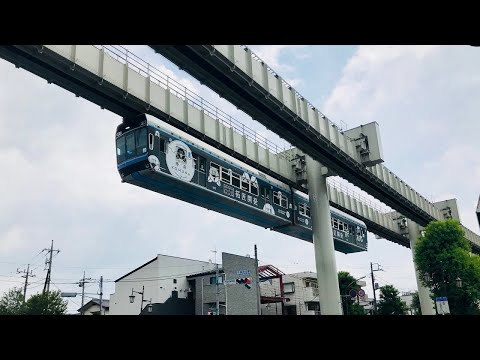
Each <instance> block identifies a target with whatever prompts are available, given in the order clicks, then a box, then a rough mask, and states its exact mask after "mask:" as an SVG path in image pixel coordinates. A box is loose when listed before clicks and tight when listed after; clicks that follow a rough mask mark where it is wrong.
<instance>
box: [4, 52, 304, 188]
mask: <svg viewBox="0 0 480 360" xmlns="http://www.w3.org/2000/svg"><path fill="white" fill-rule="evenodd" d="M73 56H75V55H73ZM0 57H2V58H3V59H5V60H7V61H9V62H11V63H13V64H14V65H15V66H16V67H20V68H23V69H25V70H27V71H30V72H32V73H33V74H35V75H37V76H39V77H41V78H44V79H45V80H47V81H48V82H49V83H53V84H56V85H58V86H60V87H62V88H64V89H66V90H68V91H70V92H72V93H74V94H75V95H77V96H81V97H83V98H85V99H87V100H89V101H90V102H92V103H94V104H97V105H99V106H100V107H102V108H104V109H107V110H110V111H112V112H113V113H115V114H117V115H120V116H121V117H124V118H126V117H132V116H135V115H139V114H142V113H147V114H150V115H153V116H155V117H157V118H159V119H165V120H166V121H167V122H168V123H170V124H171V125H173V126H175V127H177V128H179V129H181V130H183V131H186V132H188V133H189V134H191V135H193V136H195V137H197V138H199V139H202V140H203V141H204V142H205V143H207V144H209V145H212V146H215V147H217V148H218V149H220V150H222V151H224V152H226V153H228V154H229V155H231V156H233V157H235V158H236V159H238V160H241V161H243V162H245V163H247V164H248V165H250V166H254V167H256V168H257V169H259V170H260V171H262V172H264V173H265V174H268V175H270V176H272V177H274V178H276V179H277V180H279V181H282V182H284V183H286V184H288V185H290V186H296V183H295V182H293V181H292V180H291V179H288V178H285V177H284V176H281V175H279V174H277V173H276V172H274V171H272V170H271V169H269V168H267V167H265V166H262V165H260V164H258V163H256V162H254V161H253V160H250V159H249V158H247V157H245V155H244V154H240V153H237V152H234V151H232V149H230V148H228V147H226V146H224V145H223V144H219V143H218V142H216V141H214V140H213V139H211V138H209V137H207V136H205V134H204V133H202V132H199V131H197V130H196V129H194V128H192V127H189V126H187V125H186V124H185V123H184V122H182V121H180V120H178V119H176V118H175V117H173V116H171V115H170V114H167V113H165V112H164V111H162V110H161V109H159V108H158V107H155V106H151V105H150V104H148V103H147V102H145V101H143V100H142V99H139V98H138V97H135V96H132V95H130V94H128V93H127V92H126V91H125V90H124V89H121V88H119V87H118V86H116V85H113V84H111V83H110V82H108V81H106V80H104V79H102V78H101V77H100V76H98V75H97V74H95V73H93V72H91V71H89V70H87V69H84V68H82V67H81V66H78V65H76V64H75V62H74V61H71V60H70V59H67V58H65V57H64V56H62V55H60V54H58V53H57V52H55V51H52V50H50V49H49V48H47V47H43V46H41V45H1V46H0Z"/></svg>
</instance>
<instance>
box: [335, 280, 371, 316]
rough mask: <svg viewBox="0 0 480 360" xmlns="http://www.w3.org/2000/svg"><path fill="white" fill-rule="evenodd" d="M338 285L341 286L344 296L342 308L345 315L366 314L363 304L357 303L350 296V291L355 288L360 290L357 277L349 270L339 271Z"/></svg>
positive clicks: (341, 293) (342, 295) (341, 292)
mask: <svg viewBox="0 0 480 360" xmlns="http://www.w3.org/2000/svg"><path fill="white" fill-rule="evenodd" d="M338 285H339V288H340V295H341V297H342V308H343V313H344V314H345V315H365V309H364V308H363V306H361V305H358V304H357V303H355V300H352V299H351V297H350V296H349V292H350V291H351V290H352V289H353V290H357V291H358V290H359V289H360V287H359V286H358V285H357V281H356V280H355V278H354V277H353V276H352V275H350V273H349V272H347V271H339V272H338Z"/></svg>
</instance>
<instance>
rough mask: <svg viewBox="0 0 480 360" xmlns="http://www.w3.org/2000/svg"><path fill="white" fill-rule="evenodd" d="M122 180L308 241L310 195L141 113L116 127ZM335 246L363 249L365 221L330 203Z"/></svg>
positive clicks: (309, 233) (310, 230)
mask: <svg viewBox="0 0 480 360" xmlns="http://www.w3.org/2000/svg"><path fill="white" fill-rule="evenodd" d="M116 147H117V168H118V171H119V173H120V176H121V177H122V181H124V182H127V183H130V184H133V185H137V186H140V187H143V188H146V189H149V190H152V191H155V192H158V193H161V194H165V195H168V196H171V197H174V198H177V199H180V200H183V201H186V202H189V203H192V204H195V205H198V206H201V207H204V208H207V209H210V210H214V211H217V212H220V213H222V214H225V215H229V216H232V217H235V218H238V219H241V220H244V221H247V222H249V223H252V224H255V225H258V226H263V227H264V228H270V229H271V230H274V231H278V232H280V233H283V234H287V235H290V236H293V237H297V238H299V239H302V240H306V241H309V242H312V241H313V240H312V224H311V219H310V206H309V200H308V195H306V194H304V193H303V192H301V191H298V190H295V189H292V188H290V187H289V186H288V185H286V184H284V183H282V182H280V181H278V180H277V179H274V178H272V177H270V176H268V175H265V174H263V173H261V172H259V171H258V170H257V169H255V168H253V167H251V166H249V165H247V164H244V163H242V162H241V161H239V160H237V159H235V158H233V157H231V156H229V155H227V154H225V153H224V152H221V151H219V150H218V149H216V148H214V147H212V146H210V145H208V144H205V143H204V142H202V141H200V140H198V139H196V138H194V137H193V136H191V135H189V134H186V133H184V132H183V131H181V130H178V129H176V128H174V127H173V126H170V125H168V124H166V123H165V122H163V121H161V120H158V119H157V118H155V117H153V116H151V115H146V114H141V115H139V116H136V117H133V118H128V119H124V120H123V122H122V124H120V125H119V126H118V127H117V133H116ZM330 211H331V217H332V232H333V238H334V244H335V249H336V250H337V251H340V252H343V253H352V252H358V251H366V250H367V227H366V226H365V223H363V222H362V221H360V220H357V219H355V218H354V217H352V216H350V215H348V214H345V213H344V212H342V211H340V210H337V209H335V208H333V207H330Z"/></svg>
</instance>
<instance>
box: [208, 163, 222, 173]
mask: <svg viewBox="0 0 480 360" xmlns="http://www.w3.org/2000/svg"><path fill="white" fill-rule="evenodd" d="M210 167H212V168H214V169H217V171H218V174H220V165H217V164H215V163H213V162H211V163H210Z"/></svg>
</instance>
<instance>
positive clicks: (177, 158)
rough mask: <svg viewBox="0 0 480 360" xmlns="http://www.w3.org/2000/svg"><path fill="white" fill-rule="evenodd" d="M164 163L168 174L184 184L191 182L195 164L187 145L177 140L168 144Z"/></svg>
mask: <svg viewBox="0 0 480 360" xmlns="http://www.w3.org/2000/svg"><path fill="white" fill-rule="evenodd" d="M166 161H167V167H168V170H169V171H170V174H172V175H173V176H175V177H177V178H179V179H181V180H183V181H186V182H190V181H191V180H192V178H193V175H194V174H195V162H194V160H193V156H192V151H191V150H190V148H189V147H188V145H187V144H185V143H184V142H182V141H179V140H173V141H171V142H169V143H168V144H167V152H166Z"/></svg>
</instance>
